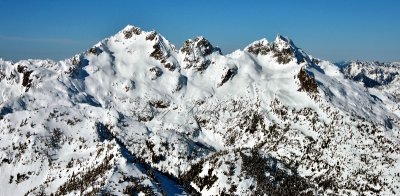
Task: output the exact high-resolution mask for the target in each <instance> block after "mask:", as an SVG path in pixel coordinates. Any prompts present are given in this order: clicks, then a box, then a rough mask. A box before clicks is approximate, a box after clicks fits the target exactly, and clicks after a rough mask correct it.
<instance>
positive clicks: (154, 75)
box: [149, 66, 163, 80]
mask: <svg viewBox="0 0 400 196" xmlns="http://www.w3.org/2000/svg"><path fill="white" fill-rule="evenodd" d="M149 71H150V72H151V73H152V77H151V79H152V80H155V79H157V78H158V77H160V76H161V75H162V74H163V72H162V70H161V69H160V68H159V67H157V66H154V67H150V68H149Z"/></svg>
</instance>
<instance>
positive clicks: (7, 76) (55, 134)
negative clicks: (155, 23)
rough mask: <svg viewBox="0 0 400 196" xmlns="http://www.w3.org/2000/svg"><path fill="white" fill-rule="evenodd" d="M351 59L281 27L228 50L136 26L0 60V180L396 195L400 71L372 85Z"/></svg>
mask: <svg viewBox="0 0 400 196" xmlns="http://www.w3.org/2000/svg"><path fill="white" fill-rule="evenodd" d="M352 66H354V65H353V64H349V65H347V66H346V67H347V69H346V67H345V68H343V69H341V68H339V67H337V66H336V65H334V64H332V63H330V62H328V61H324V60H320V59H316V58H313V57H311V56H309V55H308V54H306V53H305V52H303V51H302V50H301V49H300V48H298V47H297V46H295V45H294V43H293V42H292V41H291V40H290V39H289V38H285V37H283V36H280V35H278V36H277V37H276V39H275V41H274V42H268V41H267V40H266V39H261V40H258V41H255V42H253V43H251V44H249V45H248V46H247V47H245V48H244V49H243V50H236V51H234V52H232V53H230V54H227V55H223V54H222V52H221V50H220V49H219V48H218V47H214V46H213V45H212V44H211V43H210V42H209V41H208V40H207V39H205V38H204V37H201V36H200V37H196V38H194V39H189V40H187V41H185V43H184V44H183V46H182V47H181V48H180V49H177V48H176V47H175V46H174V45H173V44H171V43H170V42H169V41H168V40H167V39H165V38H164V37H163V36H162V35H160V34H159V33H157V32H155V31H150V32H146V31H142V30H141V29H140V28H138V27H135V26H132V25H128V26H127V27H125V28H124V29H122V30H121V31H119V32H118V33H117V34H115V35H113V36H111V37H109V38H106V39H104V40H102V41H100V42H99V43H97V44H95V45H94V46H93V47H92V48H90V49H88V50H87V51H85V52H83V53H80V54H77V55H75V56H73V57H71V58H70V59H66V60H64V61H59V62H55V61H51V60H25V61H19V62H16V63H13V62H9V61H2V60H1V61H0V85H1V86H2V88H1V95H2V96H1V97H0V98H1V100H0V101H1V102H0V103H1V104H0V107H1V108H0V117H1V118H0V119H1V120H0V130H1V132H0V134H1V137H0V149H1V150H0V162H1V163H0V169H1V171H4V173H3V174H4V176H6V177H5V178H3V179H0V186H1V187H3V188H4V190H5V193H15V194H28V195H29V194H31V195H35V194H41V193H43V194H51V193H53V194H61V195H64V194H88V195H90V194H99V193H101V194H113V195H123V194H128V195H129V194H167V195H171V194H175V193H177V194H185V193H186V194H193V195H196V194H204V195H220V194H238V195H251V194H256V195H259V194H264V193H265V194H268V193H269V194H272V195H282V194H311V195H317V194H332V193H333V194H335V193H336V194H370V195H373V194H387V195H390V194H397V193H399V192H400V189H399V186H398V183H397V182H399V181H400V180H399V178H400V176H399V171H400V170H399V167H398V165H399V164H398V162H399V158H400V157H399V154H398V152H399V150H400V149H399V145H398V144H399V141H400V131H399V127H400V120H399V116H400V113H399V111H400V109H399V105H398V102H397V99H396V96H398V95H396V94H395V93H396V92H397V91H395V90H393V89H397V88H398V85H396V82H395V81H397V79H398V77H397V75H395V76H393V77H395V78H394V79H393V80H391V81H390V82H387V83H382V85H381V86H368V85H365V81H364V80H357V77H353V75H354V74H353V73H356V75H357V73H359V70H362V69H361V68H360V67H355V68H354V70H355V71H346V70H350V69H351V70H352ZM372 68H374V67H372ZM382 69H384V68H382ZM396 70H397V71H396ZM360 72H363V73H364V72H365V71H360ZM395 72H398V67H396V66H395V67H394V68H393V70H391V71H390V72H388V73H395ZM349 73H351V74H349ZM382 73H386V71H385V69H384V71H382ZM389 75H390V74H389ZM385 76H386V75H385ZM365 77H368V78H370V79H375V78H372V77H371V76H369V75H368V74H367V75H365ZM384 78H385V77H384ZM385 81H388V80H385ZM12 168H18V170H13V169H12ZM255 171H256V172H255ZM88 182H90V183H88Z"/></svg>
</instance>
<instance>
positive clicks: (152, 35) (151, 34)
mask: <svg viewBox="0 0 400 196" xmlns="http://www.w3.org/2000/svg"><path fill="white" fill-rule="evenodd" d="M156 36H157V32H155V31H152V32H150V34H148V35H147V36H146V40H150V41H153V40H154V38H156Z"/></svg>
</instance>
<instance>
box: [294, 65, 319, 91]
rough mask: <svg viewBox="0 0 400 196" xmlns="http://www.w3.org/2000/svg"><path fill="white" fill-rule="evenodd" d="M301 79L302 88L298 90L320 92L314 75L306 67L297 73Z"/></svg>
mask: <svg viewBox="0 0 400 196" xmlns="http://www.w3.org/2000/svg"><path fill="white" fill-rule="evenodd" d="M297 77H298V78H299V81H300V88H299V90H298V91H304V92H309V93H318V85H317V82H316V81H315V78H314V77H311V76H310V75H309V74H308V73H307V71H306V70H305V69H304V68H301V69H300V72H299V73H298V74H297Z"/></svg>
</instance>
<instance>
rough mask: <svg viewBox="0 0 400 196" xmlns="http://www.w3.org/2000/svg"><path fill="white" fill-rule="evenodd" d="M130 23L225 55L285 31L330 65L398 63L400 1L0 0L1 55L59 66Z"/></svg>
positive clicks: (309, 51)
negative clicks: (201, 42) (199, 40)
mask: <svg viewBox="0 0 400 196" xmlns="http://www.w3.org/2000/svg"><path fill="white" fill-rule="evenodd" d="M127 24H132V25H135V26H139V27H141V28H142V29H144V30H153V29H154V30H156V31H158V32H160V33H161V34H162V35H164V36H165V37H166V38H167V39H169V40H170V41H171V42H172V43H174V44H175V45H176V46H178V47H180V46H181V45H182V43H183V41H184V40H186V39H188V38H193V37H194V36H197V35H203V36H205V37H206V38H207V39H209V40H210V41H211V42H212V43H213V44H214V45H217V46H219V47H221V48H222V51H223V52H224V53H229V52H232V51H233V50H235V49H243V48H244V47H245V46H246V45H248V44H249V43H251V42H253V41H255V40H258V39H260V38H263V37H265V38H267V39H268V40H270V41H272V40H273V39H274V38H275V36H276V34H278V33H280V34H282V35H286V36H288V37H290V38H291V39H292V40H293V41H294V43H295V44H296V45H297V46H298V47H300V48H302V49H303V50H305V51H306V52H307V53H308V54H311V55H313V56H315V57H318V58H322V59H327V60H331V61H340V60H351V59H360V60H361V59H362V60H380V61H400V1H397V0H303V1H300V0H279V1H267V0H264V1H262V0H254V1H250V0H249V1H233V0H220V1H217V0H214V1H211V0H208V1H206V0H202V1H183V0H182V1H173V0H170V1H158V0H146V1H130V0H115V1H111V0H110V1H105V0H93V1H91V0H81V1H78V0H68V1H66V0H64V1H61V0H18V1H17V0H0V57H2V58H3V59H7V60H14V61H15V60H19V59H27V58H50V59H55V60H60V59H64V58H69V57H71V56H72V55H74V54H76V53H80V52H82V51H84V50H86V49H88V48H89V47H90V46H92V45H93V44H95V43H97V42H98V41H100V40H102V39H103V38H106V37H109V36H111V35H113V34H115V33H116V32H117V31H119V30H120V29H122V28H123V27H125V26H126V25H127Z"/></svg>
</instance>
